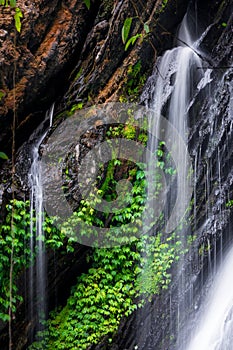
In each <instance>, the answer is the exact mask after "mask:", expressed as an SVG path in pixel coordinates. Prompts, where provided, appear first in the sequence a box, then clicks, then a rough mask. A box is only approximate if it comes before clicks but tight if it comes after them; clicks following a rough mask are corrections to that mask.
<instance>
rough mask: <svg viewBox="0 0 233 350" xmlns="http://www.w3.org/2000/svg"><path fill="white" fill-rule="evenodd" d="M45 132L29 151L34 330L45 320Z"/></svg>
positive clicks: (30, 281)
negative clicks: (42, 154) (42, 153)
mask: <svg viewBox="0 0 233 350" xmlns="http://www.w3.org/2000/svg"><path fill="white" fill-rule="evenodd" d="M53 111H54V104H53V105H52V106H51V108H50V110H49V111H48V112H47V114H46V117H45V121H46V120H49V127H51V126H52V118H53ZM47 132H48V130H46V131H44V133H43V135H42V136H41V137H40V138H39V140H38V141H37V142H36V144H34V146H33V148H32V165H31V169H30V172H29V176H28V179H29V187H30V233H31V236H30V237H31V238H30V250H31V261H34V259H35V265H34V264H33V263H32V265H31V267H30V271H29V300H30V305H29V308H30V319H31V320H33V319H34V320H35V321H36V330H40V329H41V328H43V327H42V322H43V320H44V319H45V317H46V256H45V246H44V230H43V222H44V210H43V187H42V172H41V165H40V154H39V148H40V145H41V143H42V141H43V139H44V138H45V136H46V134H47ZM34 266H35V268H34ZM34 302H35V304H34Z"/></svg>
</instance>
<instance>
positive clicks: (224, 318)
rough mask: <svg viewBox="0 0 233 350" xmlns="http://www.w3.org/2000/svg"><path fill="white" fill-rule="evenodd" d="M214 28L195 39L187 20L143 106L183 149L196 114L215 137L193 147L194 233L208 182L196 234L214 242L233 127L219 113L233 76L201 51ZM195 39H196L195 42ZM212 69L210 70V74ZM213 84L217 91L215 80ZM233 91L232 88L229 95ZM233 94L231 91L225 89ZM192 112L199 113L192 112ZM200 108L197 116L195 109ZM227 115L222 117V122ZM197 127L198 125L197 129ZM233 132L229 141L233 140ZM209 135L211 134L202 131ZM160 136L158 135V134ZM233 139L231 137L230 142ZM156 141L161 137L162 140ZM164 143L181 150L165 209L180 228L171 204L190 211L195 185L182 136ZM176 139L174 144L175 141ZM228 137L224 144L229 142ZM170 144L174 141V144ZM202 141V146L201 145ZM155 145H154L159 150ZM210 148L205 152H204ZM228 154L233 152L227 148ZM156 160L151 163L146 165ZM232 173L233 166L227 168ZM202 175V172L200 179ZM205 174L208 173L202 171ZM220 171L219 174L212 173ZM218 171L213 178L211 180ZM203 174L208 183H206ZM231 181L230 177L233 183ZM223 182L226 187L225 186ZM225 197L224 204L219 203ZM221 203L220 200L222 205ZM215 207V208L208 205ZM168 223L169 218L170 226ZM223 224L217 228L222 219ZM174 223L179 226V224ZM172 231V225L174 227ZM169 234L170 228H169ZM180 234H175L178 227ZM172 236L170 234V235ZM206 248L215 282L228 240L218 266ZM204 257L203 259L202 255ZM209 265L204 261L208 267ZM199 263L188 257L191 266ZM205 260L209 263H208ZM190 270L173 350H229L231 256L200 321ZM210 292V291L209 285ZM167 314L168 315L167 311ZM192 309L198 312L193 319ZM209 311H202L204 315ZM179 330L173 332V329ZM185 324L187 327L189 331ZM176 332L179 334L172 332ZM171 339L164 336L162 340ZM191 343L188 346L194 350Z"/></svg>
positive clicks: (181, 270)
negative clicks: (168, 127)
mask: <svg viewBox="0 0 233 350" xmlns="http://www.w3.org/2000/svg"><path fill="white" fill-rule="evenodd" d="M211 27H212V24H211V25H210V26H209V27H208V28H207V29H206V30H205V31H204V32H203V33H202V34H199V37H198V36H197V31H196V30H194V28H192V30H190V26H189V18H188V16H187V15H186V16H185V17H184V20H183V22H182V24H181V26H180V30H179V33H178V35H177V37H178V40H177V45H178V46H177V47H175V48H173V49H172V50H168V51H166V52H165V53H164V55H163V56H162V57H160V58H159V59H158V60H157V64H156V67H155V71H154V74H153V75H152V76H151V77H150V78H149V80H148V82H147V84H146V86H145V89H144V93H143V95H142V100H143V101H146V104H147V105H148V106H149V107H150V108H152V109H153V110H154V115H153V117H152V118H151V120H150V130H152V131H153V132H154V130H156V129H157V130H161V129H162V128H161V118H160V116H161V115H163V116H164V117H165V118H166V119H167V120H168V123H169V124H171V125H172V126H173V127H174V128H175V129H176V130H177V132H178V134H179V137H180V138H181V139H182V140H183V142H184V144H185V145H186V147H187V148H188V141H190V139H189V131H190V129H189V123H190V121H191V124H192V123H193V124H194V123H195V120H198V119H197V116H198V114H199V115H202V118H206V120H204V121H202V122H203V124H204V125H205V123H206V125H207V126H206V133H207V132H208V133H210V139H209V141H208V140H207V142H206V144H205V147H206V149H203V148H202V143H203V139H204V138H205V137H206V136H205V133H203V132H202V133H201V132H200V131H199V137H200V140H201V141H200V142H199V141H198V142H195V146H194V149H193V150H192V156H193V162H192V163H193V169H192V172H193V178H192V179H193V183H192V190H193V201H194V213H193V214H194V226H193V227H192V233H194V232H195V230H196V229H197V226H198V224H197V222H196V217H197V215H198V213H197V211H196V210H197V208H198V205H199V203H197V197H198V195H197V187H196V186H197V184H198V182H199V180H200V177H201V176H202V177H203V178H204V179H205V181H204V189H203V194H204V196H205V202H206V207H205V210H206V220H205V223H204V224H203V226H202V227H201V228H200V227H199V228H198V230H199V232H198V233H200V232H203V233H205V232H211V233H213V236H214V234H215V233H216V232H219V230H221V223H222V225H224V222H225V215H226V213H225V211H224V210H223V209H222V208H224V206H225V203H226V201H227V198H226V197H227V195H228V194H229V193H228V192H227V186H229V183H230V181H231V179H230V177H231V176H228V177H229V179H228V178H227V179H224V180H223V178H224V176H223V174H222V173H223V170H222V158H223V155H222V153H223V152H224V149H223V148H222V146H220V145H221V139H222V138H223V135H224V134H225V132H226V129H228V126H229V125H232V114H231V116H229V118H228V119H229V120H228V119H227V121H226V120H225V124H226V125H225V127H224V126H222V125H218V120H221V119H219V117H220V113H221V112H220V111H221V98H222V97H221V96H223V95H221V94H226V91H227V89H228V88H229V90H230V94H232V84H231V83H230V82H229V76H230V74H229V70H228V71H227V72H226V73H225V74H224V73H223V74H222V76H221V74H218V75H217V74H215V72H214V70H213V69H212V68H210V64H209V63H208V62H209V61H208V59H205V58H204V54H203V53H202V51H201V49H200V45H201V44H202V41H203V39H205V36H206V34H207V33H208V31H209V30H210V29H211ZM193 33H194V35H193ZM205 66H208V68H205ZM214 79H215V81H214V83H213V80H214ZM211 84H213V85H212V86H214V89H215V90H214V91H213V90H212V91H211V88H210V86H211ZM229 85H230V86H231V88H230V87H229ZM226 86H228V88H226ZM197 101H201V102H203V101H207V102H206V110H204V109H203V110H204V111H205V113H203V110H202V108H203V107H202V105H201V103H199V106H198V103H197ZM193 106H195V107H194V108H193ZM197 106H198V108H199V109H197ZM228 110H229V112H228V114H229V113H230V111H231V112H232V98H230V102H229V108H228ZM224 113H225V112H224V111H222V115H224ZM192 119H194V122H193V121H192ZM231 129H232V128H230V131H229V132H228V134H227V141H228V138H229V140H231V136H232V133H231ZM203 130H205V128H204V127H203ZM154 133H155V132H154ZM230 134H231V135H230ZM157 135H159V133H158V132H157ZM161 135H163V136H162V137H164V140H165V142H167V145H168V150H169V151H171V148H172V145H176V144H177V143H178V147H177V146H176V159H177V161H176V170H177V173H178V174H177V183H176V186H173V187H172V188H170V189H169V198H168V197H167V198H168V205H167V207H168V208H166V207H165V212H167V220H168V224H170V223H169V220H170V221H171V217H172V222H174V221H175V223H176V224H178V221H176V220H177V218H176V217H174V208H173V211H172V208H171V204H172V206H173V207H175V209H176V210H177V202H175V200H174V198H175V197H176V198H178V201H179V202H180V203H183V205H184V207H187V206H188V204H189V203H188V202H187V193H186V192H187V191H189V183H188V182H187V177H188V171H189V168H188V167H187V153H185V152H184V150H183V148H182V147H179V142H178V141H179V140H178V138H177V134H175V133H173V135H171V133H170V134H169V135H166V134H164V133H163V132H160V135H159V139H161ZM174 136H175V137H174ZM172 137H173V138H172ZM224 137H225V136H224ZM171 138H172V139H171ZM195 141H196V140H195ZM153 142H154V143H153ZM151 143H152V146H151V147H152V149H153V150H155V149H156V147H157V146H158V141H157V140H151ZM206 145H207V146H206ZM226 147H227V146H226ZM169 148H170V149H169ZM203 154H204V155H205V165H204V167H203V157H204V156H203ZM151 161H152V160H148V164H150V163H151ZM229 167H230V166H229ZM200 169H202V171H200ZM203 169H204V170H203ZM213 169H215V170H213ZM213 171H215V174H213ZM203 173H204V175H203ZM231 178H232V177H231ZM224 181H225V182H224ZM219 194H221V196H219ZM217 197H218V199H217ZM210 199H211V200H210ZM184 207H181V208H179V207H178V219H182V217H181V216H180V213H182V210H183V209H184ZM169 216H170V218H169ZM217 217H218V218H219V223H218V219H217ZM174 218H175V220H174ZM168 226H169V225H168ZM170 226H171V224H170ZM172 228H173V229H174V227H172ZM168 231H169V230H168ZM190 232H191V228H190V227H186V229H185V230H183V231H182V232H181V239H182V244H183V249H185V248H186V241H187V235H189V234H190ZM207 243H208V246H210V244H211V243H213V251H212V252H211V251H210V249H209V250H208V256H207V260H208V264H207V265H208V273H209V276H210V278H212V279H213V277H214V276H215V274H216V270H217V264H221V261H222V260H223V258H222V254H223V246H222V237H220V240H219V247H218V251H219V254H218V255H219V258H218V261H217V247H216V240H215V241H214V242H213V241H212V242H210V240H208V242H207ZM197 254H198V253H197ZM202 258H203V257H200V259H202ZM191 259H193V256H192V257H191V256H190V260H191ZM203 259H204V258H203ZM185 264H186V262H185V261H184V260H183V259H180V262H179V264H178V267H177V273H176V275H177V276H176V278H177V281H178V282H177V284H178V292H177V294H176V295H178V297H177V296H175V297H174V298H177V300H175V299H174V298H173V296H172V295H171V296H170V306H169V307H168V309H169V308H170V309H173V308H174V306H173V303H174V304H175V305H177V306H176V307H177V309H176V316H175V317H176V321H175V320H174V312H173V313H172V311H170V313H171V316H170V324H171V326H170V331H171V336H173V335H174V334H176V335H177V336H175V337H176V338H177V340H176V344H175V346H174V344H173V346H172V347H171V348H173V349H174V347H175V349H176V350H230V349H232V340H233V339H232V338H233V335H232V334H233V322H232V317H233V313H232V312H233V282H232V276H231V269H232V265H233V250H231V252H230V253H229V254H228V256H227V258H226V260H225V262H224V264H223V266H222V268H221V270H220V271H219V273H218V275H217V277H216V280H215V282H214V284H213V286H212V288H211V292H210V294H209V295H208V297H207V300H204V302H199V304H201V305H205V304H206V305H207V307H206V308H205V309H204V310H203V311H202V315H201V316H200V317H199V318H198V320H197V319H196V318H197V309H199V307H198V306H197V304H196V302H195V300H194V284H195V280H196V276H194V277H193V280H191V279H190V276H191V274H190V276H189V275H188V274H187V271H186V267H185ZM200 265H201V266H203V265H204V260H203V261H202V260H201V261H200ZM205 279H206V277H205V278H204V277H203V276H201V278H200V283H199V300H201V299H202V293H203V294H204V290H205V287H204V280H205ZM209 284H210V283H209ZM168 309H167V310H166V311H164V312H165V313H166V312H169V310H168ZM190 309H192V312H190ZM201 309H203V308H201ZM194 322H195V324H196V323H197V324H198V326H197V330H196V333H195V335H194V336H193V337H192V340H190V332H193V329H194ZM173 323H174V325H173ZM186 324H187V325H188V326H187V327H186ZM174 327H176V329H175V330H174ZM164 337H166V334H164ZM188 341H189V343H188ZM169 349H170V348H169Z"/></svg>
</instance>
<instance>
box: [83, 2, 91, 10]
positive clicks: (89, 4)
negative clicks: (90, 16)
mask: <svg viewBox="0 0 233 350" xmlns="http://www.w3.org/2000/svg"><path fill="white" fill-rule="evenodd" d="M83 2H84V4H85V5H86V7H87V9H88V10H90V7H91V0H83Z"/></svg>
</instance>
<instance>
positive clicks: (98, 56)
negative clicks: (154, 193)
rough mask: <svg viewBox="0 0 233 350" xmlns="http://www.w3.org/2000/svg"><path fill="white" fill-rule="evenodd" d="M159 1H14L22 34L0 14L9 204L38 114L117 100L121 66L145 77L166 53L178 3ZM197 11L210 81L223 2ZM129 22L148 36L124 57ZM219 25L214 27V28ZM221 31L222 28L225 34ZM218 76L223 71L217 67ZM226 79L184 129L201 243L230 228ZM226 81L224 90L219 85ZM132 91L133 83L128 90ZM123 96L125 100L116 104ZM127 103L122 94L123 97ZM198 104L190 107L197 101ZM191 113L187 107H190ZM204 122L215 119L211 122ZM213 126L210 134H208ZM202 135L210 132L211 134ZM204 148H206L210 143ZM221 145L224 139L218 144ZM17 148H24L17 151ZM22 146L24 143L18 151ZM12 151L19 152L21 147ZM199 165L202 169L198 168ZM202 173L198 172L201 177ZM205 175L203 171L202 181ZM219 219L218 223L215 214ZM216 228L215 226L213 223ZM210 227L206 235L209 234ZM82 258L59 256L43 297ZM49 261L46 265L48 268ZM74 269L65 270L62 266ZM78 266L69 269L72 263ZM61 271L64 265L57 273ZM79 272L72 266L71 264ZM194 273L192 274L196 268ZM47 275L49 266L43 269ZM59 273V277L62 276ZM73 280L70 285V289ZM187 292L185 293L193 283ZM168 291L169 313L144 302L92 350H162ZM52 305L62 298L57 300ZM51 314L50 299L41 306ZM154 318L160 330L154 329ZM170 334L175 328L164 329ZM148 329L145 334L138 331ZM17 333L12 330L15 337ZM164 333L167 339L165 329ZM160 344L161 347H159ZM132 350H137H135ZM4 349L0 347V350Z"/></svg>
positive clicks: (0, 121)
mask: <svg viewBox="0 0 233 350" xmlns="http://www.w3.org/2000/svg"><path fill="white" fill-rule="evenodd" d="M163 3H165V2H164V1H162V0H157V1H155V0H154V1H153V0H150V1H144V0H142V1H133V0H129V1H104V0H103V1H100V0H99V1H95V0H94V1H92V2H91V7H90V10H88V9H87V7H86V6H85V4H84V3H83V1H81V0H69V1H57V0H53V1H47V0H36V1H31V0H29V1H26V2H25V1H23V0H18V6H19V7H20V8H21V10H22V13H23V16H24V17H23V20H22V30H21V33H17V32H16V31H15V29H14V23H13V15H12V11H13V10H11V9H10V8H3V7H0V24H1V29H0V57H1V58H0V63H1V65H0V92H1V95H2V98H1V99H0V128H1V135H0V151H5V152H6V153H7V154H8V155H9V154H10V153H11V151H10V149H11V143H12V130H11V127H12V120H13V115H14V113H15V116H16V148H17V149H18V153H17V157H16V168H17V172H18V174H17V176H18V179H19V181H17V188H14V190H16V192H17V193H18V195H19V197H24V196H25V195H26V196H27V191H28V189H27V185H26V178H27V176H26V175H27V172H28V169H29V167H30V162H31V160H30V159H29V158H30V157H29V155H28V152H29V149H30V144H31V142H32V141H31V140H29V141H28V142H27V140H28V138H29V135H31V134H32V132H33V130H35V128H36V127H37V126H38V125H39V124H40V123H41V121H42V120H43V118H44V115H45V111H46V109H47V108H48V107H49V106H50V105H51V103H53V102H54V101H55V118H56V120H57V121H58V120H59V118H60V119H62V118H63V117H64V116H66V115H67V114H70V113H72V111H74V110H75V108H77V105H78V104H79V103H81V104H82V105H83V106H91V105H92V104H95V103H103V102H109V101H117V100H119V97H120V96H122V95H125V94H126V95H127V92H126V90H125V86H126V84H127V80H128V74H129V73H128V68H129V66H130V65H131V66H133V65H134V64H136V63H137V62H138V61H139V60H140V62H141V70H140V74H141V75H144V76H145V77H148V76H149V75H150V74H151V71H152V68H153V65H154V63H155V62H156V58H157V56H158V55H160V54H161V53H162V52H163V51H164V50H165V49H167V48H170V47H172V43H173V42H174V39H175V38H176V29H177V27H178V25H179V23H180V21H181V19H182V17H183V15H184V14H185V12H186V10H187V7H188V4H189V3H190V1H188V0H177V1H176V2H174V1H168V3H167V5H166V6H165V7H164V6H163ZM197 3H198V6H197V11H198V16H199V17H200V19H201V20H200V22H202V23H203V27H206V26H207V25H209V24H211V23H214V24H213V26H212V28H211V29H210V31H209V33H208V35H207V37H206V39H205V42H204V49H205V51H206V57H208V61H206V62H211V63H212V64H213V66H216V75H217V76H218V77H220V76H221V75H222V74H223V72H222V70H219V69H220V67H221V66H222V67H228V66H230V65H232V42H233V40H232V18H231V17H230V15H231V13H232V8H231V1H230V0H228V1H214V2H213V1H207V2H206V3H205V4H202V3H201V1H197ZM127 17H136V19H135V20H134V22H133V26H132V29H131V33H130V35H135V34H137V33H143V24H144V23H148V24H149V27H150V33H149V35H148V36H147V37H146V39H145V40H143V41H142V40H138V41H137V42H136V44H135V45H134V46H130V48H129V49H128V50H127V51H125V48H124V45H123V43H122V39H121V29H122V26H123V23H124V20H125V18H127ZM223 23H224V24H223ZM225 24H227V25H226V26H225ZM222 69H225V68H222ZM231 79H232V73H231V72H230V71H229V72H228V73H227V75H226V77H225V82H226V84H222V85H219V86H218V89H216V86H215V85H214V84H212V87H211V88H212V92H213V95H214V94H215V95H216V96H215V98H216V100H217V102H216V109H218V114H215V115H213V114H210V113H208V111H209V110H210V109H211V104H210V102H211V103H212V101H202V103H203V108H202V113H201V115H199V116H195V118H194V119H192V120H190V121H189V125H190V140H189V147H190V154H191V155H192V156H193V159H194V158H195V156H196V155H198V162H199V163H198V176H197V181H198V183H197V185H196V187H197V189H198V190H197V203H198V207H197V217H196V222H195V225H196V227H195V230H196V232H197V233H198V236H199V237H200V241H202V240H203V241H205V240H206V239H207V238H210V239H216V238H217V241H218V237H220V236H222V237H224V239H225V240H227V239H228V229H229V226H230V225H231V223H232V218H231V212H230V210H229V209H228V210H225V209H224V212H223V206H222V203H225V201H226V199H227V198H232V194H233V193H232V190H233V188H232V186H233V181H232V178H231V175H230V174H232V151H233V149H232V144H233V143H232V133H231V123H232V110H229V108H228V107H227V106H228V102H229V96H232V87H231V85H230V81H231ZM227 82H229V83H228V84H227ZM138 85H140V86H139V91H140V89H142V84H141V83H139V82H138ZM124 97H125V96H124ZM126 97H128V96H126ZM198 103H199V102H198ZM193 111H194V112H193V115H194V114H195V105H194V106H193ZM213 120H215V121H214V122H213ZM213 123H214V129H213ZM211 130H214V132H212V131H211ZM213 140H214V141H213ZM226 140H227V141H226ZM24 142H26V143H24ZM23 143H24V145H23ZM22 145H23V147H22V148H20V146H22ZM217 159H221V164H222V173H221V174H222V192H218V193H217V192H216V187H215V185H214V184H215V183H216V182H217V181H218V177H219V173H218V171H217V169H218V164H217ZM206 164H208V165H206ZM10 166H11V164H10V161H8V162H7V163H3V162H2V169H1V178H2V180H4V183H3V181H2V185H1V193H2V203H3V208H2V213H3V214H4V204H5V202H6V200H8V199H9V197H11V190H12V185H11V182H10V181H9V179H8V178H9V175H10V171H11V170H10ZM207 166H208V167H209V168H211V169H212V178H211V185H210V189H209V194H208V198H206V197H203V193H204V192H205V186H206V176H207V168H206V167H207ZM209 168H208V169H209ZM208 174H209V173H208ZM207 201H208V202H209V203H212V204H211V207H212V208H213V214H214V215H211V216H209V218H208V219H209V220H208V225H209V226H208V225H203V223H204V222H205V220H206V216H207V207H208V205H206V202H207ZM223 214H224V215H223ZM220 223H221V224H220ZM213 227H215V228H216V231H215V232H214V231H213V229H212V228H213ZM84 253H85V251H84V250H82V249H81V250H79V249H78V250H77V251H76V253H75V254H73V255H72V254H71V257H69V258H67V262H66V265H63V263H62V261H63V258H61V260H60V261H61V264H59V272H58V275H57V276H56V281H54V276H53V274H52V273H50V274H49V276H48V278H49V282H48V285H49V286H51V291H50V292H49V295H50V298H51V300H52V299H53V293H54V289H55V288H57V286H59V288H60V289H62V290H66V291H68V290H69V287H70V285H69V282H68V279H67V278H66V279H64V274H67V276H71V275H72V274H79V273H80V272H81V271H82V269H85V264H83V261H84V260H83V258H82V256H81V258H80V260H79V257H78V255H80V254H81V255H82V254H84ZM51 261H52V260H51ZM74 261H75V266H73V267H72V265H73V264H74ZM78 261H80V265H81V267H80V265H79V263H77V262H78ZM67 264H68V267H67ZM78 265H79V266H78ZM194 265H195V269H196V270H195V273H196V274H198V273H199V271H200V269H201V268H202V265H201V264H199V262H198V261H196V262H194V263H193V265H192V264H191V266H188V269H190V271H191V272H190V273H193V266H194ZM196 265H198V267H197V268H196ZM49 269H50V267H49ZM67 271H68V272H69V273H67ZM72 283H74V280H72V279H71V280H70V284H72ZM194 288H196V287H195V285H194ZM175 290H176V286H174V303H173V307H172V311H171V310H169V307H170V306H169V307H168V305H170V304H169V303H171V301H170V294H169V293H164V294H163V295H161V296H160V297H159V298H154V299H153V300H152V302H151V303H148V304H147V305H146V306H145V308H144V309H143V310H139V311H137V312H135V313H134V314H133V315H132V316H131V317H130V318H129V319H124V320H122V323H121V326H120V328H119V331H118V333H117V334H116V335H115V337H114V339H113V343H112V344H111V345H110V344H109V343H108V342H107V340H106V341H105V340H104V341H103V343H101V344H99V345H98V346H93V347H92V349H96V350H100V349H111V350H117V349H119V350H122V349H130V350H133V349H137V348H138V349H144V350H149V349H153V350H154V349H159V348H161V349H163V350H164V349H170V348H172V347H171V343H170V340H171V339H168V338H166V337H164V335H165V334H168V328H169V322H170V317H171V315H172V314H173V313H174V314H176V312H177V310H176V302H175V298H176V297H175V295H176V294H175ZM61 299H62V297H61ZM52 307H53V303H52V301H51V304H50V308H52ZM23 309H24V306H21V308H20V310H19V312H18V313H17V314H16V319H15V321H14V329H15V331H14V336H13V337H14V343H15V344H18V346H17V349H22V348H23V346H24V345H25V344H26V342H27V337H28V334H29V333H30V327H33V326H32V323H33V320H27V321H26V322H25V315H24V312H23V311H22V310H23ZM161 320H163V321H162V325H161ZM173 327H174V328H175V324H174V325H173ZM148 328H150V329H149V331H148ZM19 330H20V332H19ZM171 333H172V331H171ZM6 339H7V330H6V329H5V330H4V331H3V332H2V336H1V337H0V342H1V343H2V344H3V343H5V344H6V345H5V348H7V341H6ZM162 339H166V340H165V343H164V344H162V345H161V341H162ZM135 346H137V348H136V347H135ZM5 348H4V345H3V347H2V349H5Z"/></svg>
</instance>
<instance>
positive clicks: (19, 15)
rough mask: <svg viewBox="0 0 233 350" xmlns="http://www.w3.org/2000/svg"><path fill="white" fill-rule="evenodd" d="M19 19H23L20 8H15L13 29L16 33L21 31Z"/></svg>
mask: <svg viewBox="0 0 233 350" xmlns="http://www.w3.org/2000/svg"><path fill="white" fill-rule="evenodd" d="M21 18H23V14H22V12H21V10H20V8H18V7H16V9H15V15H14V19H15V28H16V30H17V31H18V32H20V31H21Z"/></svg>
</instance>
